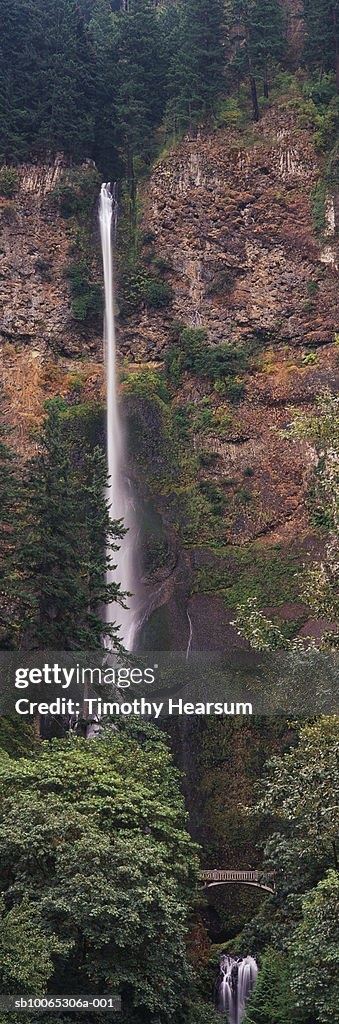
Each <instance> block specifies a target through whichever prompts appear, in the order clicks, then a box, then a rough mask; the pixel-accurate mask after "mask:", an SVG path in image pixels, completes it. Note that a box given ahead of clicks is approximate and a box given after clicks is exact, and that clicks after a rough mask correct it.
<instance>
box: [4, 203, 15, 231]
mask: <svg viewBox="0 0 339 1024" xmlns="http://www.w3.org/2000/svg"><path fill="white" fill-rule="evenodd" d="M15 221H16V209H15V206H14V203H8V205H6V206H3V207H2V210H1V223H2V224H4V225H7V227H11V225H12V224H15Z"/></svg>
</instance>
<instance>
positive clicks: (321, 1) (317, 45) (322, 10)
mask: <svg viewBox="0 0 339 1024" xmlns="http://www.w3.org/2000/svg"><path fill="white" fill-rule="evenodd" d="M304 15H305V19H306V29H307V32H306V39H305V55H306V59H307V61H308V64H309V65H311V66H313V67H315V68H317V69H318V70H319V71H320V72H321V74H322V73H323V72H324V71H325V72H326V71H332V70H333V71H336V58H337V52H338V51H337V47H338V25H337V21H336V17H335V6H334V5H333V2H332V0H304ZM337 84H338V83H337ZM320 87H321V86H320Z"/></svg>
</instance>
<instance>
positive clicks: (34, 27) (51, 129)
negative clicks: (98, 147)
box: [0, 0, 95, 160]
mask: <svg viewBox="0 0 339 1024" xmlns="http://www.w3.org/2000/svg"><path fill="white" fill-rule="evenodd" d="M0 20H1V26H2V40H1V42H2V54H1V65H0V95H1V108H2V114H1V120H0V152H1V153H2V154H3V155H4V157H5V158H6V159H7V160H13V159H14V160H20V159H21V160H22V159H24V158H26V157H31V156H32V154H33V153H34V154H37V153H39V152H41V150H43V151H46V150H50V151H51V152H53V153H56V152H58V151H63V152H65V153H67V154H72V155H73V156H78V157H80V158H82V157H83V156H88V155H89V152H90V149H91V145H92V139H93V130H94V120H95V112H94V104H93V99H91V102H90V103H89V102H88V98H89V96H90V95H91V91H92V90H93V85H94V82H95V68H94V65H93V56H92V51H91V48H90V45H89V40H88V36H87V33H86V31H85V27H84V23H83V21H82V18H81V16H80V13H79V9H78V6H77V3H76V0H48V3H44V2H43V0H34V2H32V0H14V3H9V2H8V0H1V4H0Z"/></svg>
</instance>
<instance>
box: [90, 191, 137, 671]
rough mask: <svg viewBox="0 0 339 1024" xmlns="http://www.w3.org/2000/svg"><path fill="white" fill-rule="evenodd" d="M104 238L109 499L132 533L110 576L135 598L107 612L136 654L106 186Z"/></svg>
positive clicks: (111, 205)
mask: <svg viewBox="0 0 339 1024" xmlns="http://www.w3.org/2000/svg"><path fill="white" fill-rule="evenodd" d="M99 220H100V234H101V248H102V262H103V270H104V285H105V318H104V352H105V363H106V382H107V420H106V422H107V462H108V473H109V486H108V499H109V503H110V514H111V518H112V519H122V520H123V525H124V526H125V528H126V529H127V530H128V532H127V534H126V535H125V537H124V538H123V540H122V541H121V542H120V547H119V550H118V551H117V552H114V562H115V564H116V568H115V569H114V570H112V571H110V572H109V573H108V582H112V580H116V581H117V582H118V583H120V585H121V590H122V591H124V592H125V593H126V592H128V593H130V594H132V597H129V598H127V601H126V603H127V604H128V607H127V608H122V607H121V606H120V605H119V604H111V605H107V607H106V622H108V623H113V622H114V623H115V624H116V625H119V626H120V636H121V640H122V642H123V644H124V647H125V648H126V650H128V651H132V650H133V648H134V645H135V641H136V632H137V626H138V618H139V615H138V593H137V590H138V588H137V579H136V572H135V566H136V553H137V531H136V526H135V515H134V506H133V495H132V488H131V484H130V481H129V479H128V477H127V475H126V471H125V466H126V459H125V441H124V430H123V423H122V420H121V416H120V411H119V405H118V395H117V380H116V333H115V320H114V286H113V239H114V233H115V227H116V220H117V200H116V191H115V188H114V187H113V189H112V190H111V186H110V184H105V183H104V184H103V185H102V187H101V193H100V207H99Z"/></svg>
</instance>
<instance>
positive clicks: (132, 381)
mask: <svg viewBox="0 0 339 1024" xmlns="http://www.w3.org/2000/svg"><path fill="white" fill-rule="evenodd" d="M123 390H124V394H127V395H134V396H135V397H136V398H146V399H149V400H152V399H153V398H160V399H161V401H162V402H165V403H166V404H168V402H169V394H168V391H167V387H166V383H165V380H164V378H163V376H162V374H160V373H157V371H156V370H150V369H149V368H148V367H142V368H140V369H138V370H133V371H129V372H128V373H127V374H126V375H123Z"/></svg>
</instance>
